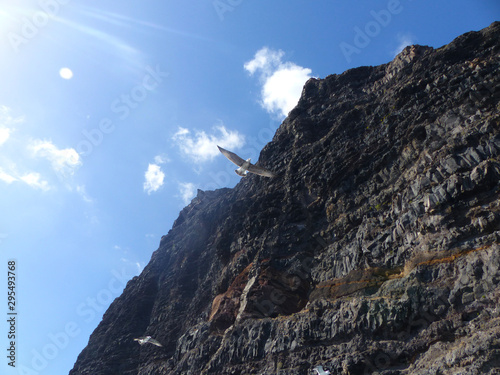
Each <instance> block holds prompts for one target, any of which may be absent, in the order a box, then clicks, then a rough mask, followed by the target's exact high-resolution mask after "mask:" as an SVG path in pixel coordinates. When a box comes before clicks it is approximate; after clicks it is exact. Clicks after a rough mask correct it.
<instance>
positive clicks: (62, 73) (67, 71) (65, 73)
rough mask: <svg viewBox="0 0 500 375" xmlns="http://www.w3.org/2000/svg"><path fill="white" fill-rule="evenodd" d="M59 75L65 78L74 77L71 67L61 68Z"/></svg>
mask: <svg viewBox="0 0 500 375" xmlns="http://www.w3.org/2000/svg"><path fill="white" fill-rule="evenodd" d="M59 75H60V76H61V77H62V78H64V79H71V78H73V72H72V71H71V69H69V68H62V69H61V70H59Z"/></svg>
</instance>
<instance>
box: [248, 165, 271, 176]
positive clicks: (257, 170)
mask: <svg viewBox="0 0 500 375" xmlns="http://www.w3.org/2000/svg"><path fill="white" fill-rule="evenodd" d="M248 172H252V173H255V174H258V175H260V176H264V177H276V174H275V173H273V172H271V171H268V170H267V169H264V168H262V167H258V166H256V165H255V164H250V165H249V166H248Z"/></svg>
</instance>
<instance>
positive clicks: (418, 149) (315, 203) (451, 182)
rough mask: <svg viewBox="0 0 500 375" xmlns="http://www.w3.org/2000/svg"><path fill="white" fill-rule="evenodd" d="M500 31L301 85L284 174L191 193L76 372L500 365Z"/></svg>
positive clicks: (388, 370)
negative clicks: (149, 341)
mask: <svg viewBox="0 0 500 375" xmlns="http://www.w3.org/2000/svg"><path fill="white" fill-rule="evenodd" d="M499 40H500V23H494V24H492V25H491V26H490V27H488V28H486V29H484V30H482V31H480V32H471V33H467V34H465V35H462V36H460V37H459V38H457V39H456V40H454V41H453V42H452V43H450V44H449V45H447V46H444V47H442V48H439V49H433V48H430V47H422V46H411V47H407V48H406V49H405V50H404V51H403V52H401V53H400V54H399V55H398V56H397V57H396V58H395V59H394V61H392V62H390V63H388V64H385V65H381V66H376V67H361V68H357V69H352V70H349V71H347V72H345V73H343V74H341V75H332V76H328V77H326V78H325V79H321V80H319V79H311V80H309V81H308V82H307V83H306V85H305V86H304V90H303V93H302V97H301V99H300V101H299V103H298V105H297V107H296V108H295V109H294V110H293V111H292V112H290V114H289V116H288V117H287V118H286V119H285V121H284V122H283V124H282V125H281V127H280V128H279V129H278V131H277V132H276V135H275V137H274V139H273V140H272V142H270V143H269V144H268V145H266V147H265V148H264V149H263V150H262V152H261V155H260V159H259V163H260V164H261V165H263V166H264V167H266V168H269V169H272V170H275V171H282V173H281V175H280V176H279V177H278V178H274V179H266V178H261V177H259V176H249V177H247V178H245V179H242V181H241V182H240V183H239V184H238V185H237V186H236V187H235V188H234V189H221V190H217V191H213V192H212V191H208V192H201V191H200V192H199V194H198V196H197V197H196V198H195V199H193V201H192V202H191V204H190V205H189V206H187V207H186V208H184V209H183V210H182V212H181V213H180V216H179V218H178V219H177V221H176V222H175V224H174V226H173V228H172V229H171V230H170V232H169V233H168V234H167V235H166V236H164V237H163V238H162V240H161V243H160V247H159V249H158V250H157V251H155V253H154V254H153V256H152V258H151V261H150V263H149V264H148V266H147V267H146V268H145V269H144V271H143V272H142V274H141V275H140V276H138V277H135V278H133V279H132V280H131V281H130V282H129V283H128V284H127V287H126V289H125V291H124V292H123V294H122V296H120V297H119V298H117V299H116V300H115V301H114V302H113V303H112V305H111V306H110V308H109V309H108V311H107V312H106V314H105V315H104V318H103V320H102V322H101V323H100V324H99V326H98V327H97V329H96V330H95V331H94V333H93V334H92V336H91V337H90V341H89V344H88V346H87V347H86V348H85V349H84V350H83V351H82V353H81V354H80V356H79V357H78V360H77V362H76V364H75V367H74V369H73V370H72V371H71V372H70V374H71V375H83V374H92V375H100V374H102V375H111V374H134V375H135V374H141V375H145V374H271V373H272V374H281V375H284V374H306V373H308V371H309V370H310V369H311V368H312V367H313V366H315V365H317V364H323V365H326V366H328V367H329V368H330V369H331V373H332V374H363V373H375V372H378V373H381V374H456V373H461V374H497V373H499V371H500V360H499V358H500V328H499V327H500V308H499V302H500V301H499V299H500V287H499V281H500V244H499V240H500V202H499V192H500V184H499V177H500V135H499V127H500V114H499V112H500V105H499V97H500V89H499V80H500V75H499V72H500V59H499V53H500V45H499ZM140 335H151V336H153V337H155V338H157V339H158V340H159V341H160V342H162V343H163V344H164V347H163V348H158V347H155V346H152V345H150V346H147V345H145V346H142V347H139V346H138V345H137V344H136V343H135V342H134V341H132V338H133V337H137V336H140Z"/></svg>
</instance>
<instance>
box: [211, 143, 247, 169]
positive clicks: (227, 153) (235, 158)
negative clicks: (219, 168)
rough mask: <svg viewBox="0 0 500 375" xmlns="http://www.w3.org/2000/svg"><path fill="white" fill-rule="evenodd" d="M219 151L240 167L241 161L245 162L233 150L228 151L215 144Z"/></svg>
mask: <svg viewBox="0 0 500 375" xmlns="http://www.w3.org/2000/svg"><path fill="white" fill-rule="evenodd" d="M217 148H218V149H219V151H220V152H222V155H224V156H225V157H226V158H228V159H229V160H231V161H232V162H233V163H234V164H236V165H237V166H238V167H241V166H242V165H243V163H245V160H243V159H242V158H240V157H239V156H238V155H236V154H235V153H234V152H231V151H228V150H226V149H223V148H222V147H219V146H217Z"/></svg>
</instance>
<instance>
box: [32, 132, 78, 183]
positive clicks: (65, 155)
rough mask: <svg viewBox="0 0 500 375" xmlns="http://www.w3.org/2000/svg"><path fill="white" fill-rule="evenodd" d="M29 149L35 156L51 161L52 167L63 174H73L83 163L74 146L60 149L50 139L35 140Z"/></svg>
mask: <svg viewBox="0 0 500 375" xmlns="http://www.w3.org/2000/svg"><path fill="white" fill-rule="evenodd" d="M29 149H31V151H32V152H33V154H34V155H35V156H40V157H43V158H45V159H47V160H48V161H50V162H51V164H52V168H53V169H54V171H56V172H57V173H60V174H62V175H63V176H68V175H72V174H73V173H74V172H75V170H76V169H77V168H78V167H80V166H81V165H82V161H81V160H80V155H79V154H78V152H76V150H75V149H73V148H65V149H59V148H57V147H56V146H55V145H54V144H53V143H52V142H50V141H42V140H39V139H37V140H34V141H32V142H31V144H30V145H29Z"/></svg>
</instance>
